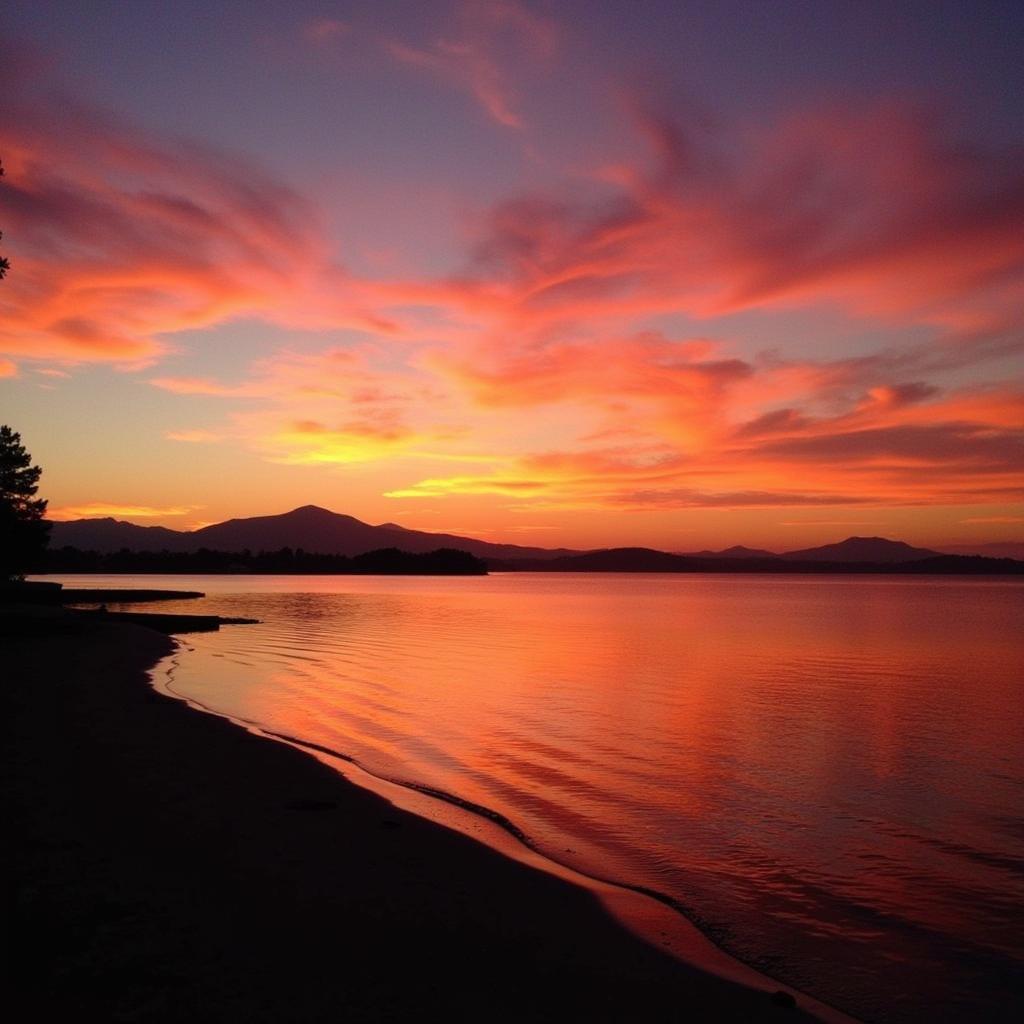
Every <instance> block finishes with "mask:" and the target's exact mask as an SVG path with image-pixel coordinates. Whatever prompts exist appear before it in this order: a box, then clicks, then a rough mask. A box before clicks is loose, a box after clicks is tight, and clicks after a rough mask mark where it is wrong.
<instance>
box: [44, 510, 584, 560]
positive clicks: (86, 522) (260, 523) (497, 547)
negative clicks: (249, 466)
mask: <svg viewBox="0 0 1024 1024" xmlns="http://www.w3.org/2000/svg"><path fill="white" fill-rule="evenodd" d="M65 546H69V547H73V548H78V549H79V550H81V551H99V552H104V553H105V552H110V551H120V550H122V549H123V548H127V549H128V550H129V551H198V550H199V549H200V548H208V549H210V550H212V551H246V550H248V551H254V552H255V551H279V550H280V549H281V548H302V549H303V550H304V551H308V552H313V553H316V554H325V555H347V556H348V557H350V558H351V557H353V556H355V555H361V554H365V553H366V552H367V551H378V550H380V549H381V548H401V549H402V550H403V551H409V552H412V553H414V554H418V553H422V552H426V551H436V550H437V549H438V548H458V549H459V550H460V551H468V552H469V553H470V554H471V555H476V556H477V557H478V558H501V559H506V558H557V557H558V556H560V555H571V554H577V553H578V552H574V551H570V550H569V549H567V548H531V547H520V546H519V545H517V544H491V543H490V542H489V541H485V540H475V539H473V538H472V537H457V536H454V535H453V534H448V533H426V532H425V531H423V530H407V529H405V527H402V526H398V525H397V524H395V523H384V524H383V525H381V526H371V525H370V524H369V523H364V522H362V521H361V520H359V519H356V518H355V517H353V516H346V515H341V514H340V513H338V512H329V511H328V510H327V509H325V508H319V507H318V506H316V505H303V506H302V508H296V509H292V511H291V512H285V513H284V514H283V515H278V516H253V517H252V518H250V519H229V520H228V521H227V522H224V523H214V524H213V525H212V526H204V527H203V528H202V529H201V530H169V529H167V528H166V527H164V526H136V525H135V524H134V523H125V522H122V521H120V520H118V519H76V520H73V521H71V522H67V523H54V524H53V528H52V530H51V531H50V547H51V548H61V547H65Z"/></svg>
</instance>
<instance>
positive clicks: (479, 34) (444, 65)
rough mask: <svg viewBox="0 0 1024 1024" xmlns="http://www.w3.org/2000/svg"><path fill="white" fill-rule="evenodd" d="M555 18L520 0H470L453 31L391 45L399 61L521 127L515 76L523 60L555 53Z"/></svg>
mask: <svg viewBox="0 0 1024 1024" xmlns="http://www.w3.org/2000/svg"><path fill="white" fill-rule="evenodd" d="M556 38H557V31H556V27H555V24H554V22H552V21H550V20H549V19H547V18H544V17H542V16H540V15H538V14H535V13H533V12H532V11H531V10H530V9H529V8H527V7H526V6H524V5H523V4H521V3H517V2H515V0H471V2H466V3H464V4H462V5H461V8H460V17H459V18H458V21H457V24H456V25H454V26H453V27H452V33H451V34H450V35H445V36H442V37H439V38H437V39H434V40H433V41H431V42H430V43H428V44H426V45H423V46H413V45H410V44H408V43H405V42H402V41H400V40H397V39H391V40H389V41H388V42H387V44H386V46H387V50H388V52H389V53H390V55H391V56H392V57H393V58H394V59H395V60H396V61H398V62H399V63H401V64H404V65H406V66H408V67H413V68H419V69H421V70H423V71H426V72H429V73H431V74H434V75H437V76H438V77H439V78H442V79H444V80H446V81H449V82H451V83H452V84H453V85H455V86H457V87H458V88H461V89H464V90H465V91H466V92H467V93H468V94H469V95H470V96H471V97H472V98H473V99H474V100H475V101H476V103H477V104H479V106H480V107H481V108H482V109H483V110H484V111H485V112H486V113H487V115H488V116H489V117H490V118H491V119H492V120H494V121H495V122H497V123H498V124H500V125H502V126H503V127H505V128H522V127H523V126H524V122H523V116H522V114H521V112H520V111H519V109H518V103H517V97H516V92H517V90H516V88H515V84H514V80H515V77H516V74H517V73H518V74H521V73H522V69H523V66H524V65H531V64H535V62H536V61H538V60H542V59H545V58H547V57H550V56H551V54H552V52H553V50H554V47H555V41H556Z"/></svg>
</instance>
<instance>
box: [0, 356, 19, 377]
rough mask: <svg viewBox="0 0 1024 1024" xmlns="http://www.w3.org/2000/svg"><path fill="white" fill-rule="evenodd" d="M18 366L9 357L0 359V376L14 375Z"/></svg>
mask: <svg viewBox="0 0 1024 1024" xmlns="http://www.w3.org/2000/svg"><path fill="white" fill-rule="evenodd" d="M17 375H18V367H17V365H16V364H14V363H12V362H11V361H10V359H0V377H16V376H17Z"/></svg>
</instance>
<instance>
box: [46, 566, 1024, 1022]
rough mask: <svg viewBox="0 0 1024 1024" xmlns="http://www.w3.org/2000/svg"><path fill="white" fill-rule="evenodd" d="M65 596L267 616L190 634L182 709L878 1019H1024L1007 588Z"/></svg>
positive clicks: (288, 583)
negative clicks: (440, 808) (331, 763)
mask: <svg viewBox="0 0 1024 1024" xmlns="http://www.w3.org/2000/svg"><path fill="white" fill-rule="evenodd" d="M57 578H61V579H64V580H66V581H68V582H69V583H71V582H74V583H76V584H79V585H93V586H101V585H111V586H149V587H162V586H168V587H178V588H188V589H197V590H204V591H206V592H207V594H208V597H207V598H206V599H205V600H203V601H195V602H188V603H182V604H181V605H178V604H177V603H175V604H171V605H167V606H162V607H166V608H167V610H171V609H177V608H179V607H180V608H181V610H186V609H187V610H192V611H195V612H211V613H213V612H216V613H221V614H225V615H236V616H255V617H257V618H259V619H261V620H263V621H262V624H261V625H258V626H245V627H230V628H225V629H224V630H222V631H221V632H220V633H216V634H199V635H194V636H189V637H185V638H184V642H185V644H186V647H187V648H188V652H187V653H186V654H184V655H183V656H182V657H180V658H179V659H178V665H177V668H176V670H175V674H174V678H173V687H174V689H175V691H176V692H177V693H179V694H181V695H184V696H187V697H189V698H191V699H193V700H195V701H197V702H199V703H201V704H202V705H204V706H206V707H208V708H211V709H214V710H216V711H218V712H220V713H223V714H226V715H230V716H233V717H236V718H239V719H243V720H246V721H249V722H253V723H256V724H258V725H260V726H262V727H264V728H265V729H267V730H269V731H272V732H277V733H283V734H286V735H289V736H293V737H296V738H298V739H300V740H303V741H305V742H310V743H315V744H318V745H320V746H323V747H327V748H329V749H331V750H334V751H338V752H339V753H342V754H344V755H347V756H350V757H352V758H354V759H355V760H356V762H357V763H358V764H360V765H362V766H363V767H365V768H366V769H367V770H369V771H370V772H372V773H373V774H376V775H379V776H381V777H384V778H387V779H391V780H397V781H401V782H405V783H409V784H413V785H416V786H420V787H429V788H432V789H436V790H440V791H443V792H445V793H448V794H452V795H453V796H455V797H457V798H459V799H460V800H463V801H468V802H470V803H472V804H476V805H481V806H483V807H486V808H490V809H492V810H494V811H497V812H499V813H500V814H501V815H503V816H505V817H506V818H507V819H508V820H509V821H511V822H512V823H513V824H514V825H515V826H516V827H517V828H518V829H520V830H521V831H522V832H523V833H524V834H525V836H526V837H528V839H529V841H530V842H531V843H532V844H534V845H535V846H536V847H537V848H539V849H540V850H541V851H542V852H544V853H545V854H547V855H549V856H550V857H551V858H553V859H554V860H557V861H559V862H560V863H563V864H567V865H569V866H571V867H573V868H576V869H578V870H580V871H582V872H584V873H588V874H592V875H595V876H598V877H601V878H606V879H612V880H616V881H620V882H623V883H627V884H632V885H638V886H643V887H646V888H649V889H653V890H656V891H657V892H659V893H661V894H664V895H665V896H666V897H668V898H669V899H671V900H672V901H674V903H675V904H676V905H677V906H679V907H681V908H683V909H684V910H685V912H686V913H687V915H688V916H690V917H691V918H692V919H693V920H694V921H696V922H697V923H698V925H699V926H700V927H701V929H702V930H704V931H705V932H706V933H707V934H708V935H710V936H711V937H712V938H713V939H714V940H715V941H716V942H717V943H718V944H719V945H721V946H722V947H724V948H725V949H727V950H729V951H730V952H732V953H733V954H735V955H736V956H737V957H739V958H741V959H742V960H745V961H747V962H748V963H750V964H752V965H753V966H755V967H757V968H759V969H761V970H763V971H764V972H766V973H768V974H770V975H772V976H773V977H775V978H777V979H779V980H780V981H782V982H785V983H787V984H790V985H793V986H795V987H797V988H800V989H802V990H804V991H807V992H809V993H811V994H813V995H816V996H817V997H819V998H821V999H823V1000H825V1001H827V1002H830V1003H832V1004H833V1005H836V1006H838V1007H840V1008H842V1009H845V1010H847V1011H848V1012H850V1013H853V1014H854V1015H857V1016H859V1017H861V1018H863V1019H865V1020H892V1021H911V1020H914V1021H919V1020H922V1019H923V1020H928V1021H958V1020H962V1019H964V1018H965V1017H967V1016H968V1015H972V1016H975V1017H976V1018H978V1019H982V1020H986V1021H1000V1020H1007V1021H1009V1020H1011V1019H1013V1020H1016V1019H1018V1015H1019V1014H1020V1013H1021V1012H1022V1008H1024V646H1022V644H1021V640H1020V635H1021V629H1020V625H1021V621H1022V615H1021V613H1022V611H1024V583H1022V582H1021V581H1019V580H1010V579H996V578H993V579H978V578H971V579H957V578H953V577H944V578H934V577H932V578H928V579H920V578H916V579H915V578H907V577H885V576H870V577H864V576H829V577H821V576H815V577H794V576H785V577H782V576H767V575H764V576H736V575H727V576H726V575H723V576H718V575H643V574H578V575H577V574H497V575H492V576H488V577H473V578H456V577H447V578H425V577H356V576H340V577H294V576H289V577H255V576H221V577H183V576H145V577H118V576H106V577H95V576H92V577H57ZM150 607H152V606H150ZM153 610H160V609H153Z"/></svg>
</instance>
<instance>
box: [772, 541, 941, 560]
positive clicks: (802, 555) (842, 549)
mask: <svg viewBox="0 0 1024 1024" xmlns="http://www.w3.org/2000/svg"><path fill="white" fill-rule="evenodd" d="M940 554H942V552H939V551H929V550H928V548H915V547H911V546H910V545H909V544H904V543H903V541H901V540H886V539H885V538H884V537H847V538H846V540H842V541H840V542H839V543H838V544H825V545H823V546H821V547H818V548H803V549H802V550H799V551H787V552H786V553H785V554H784V555H782V556H781V557H782V558H785V559H788V560H790V561H794V562H916V561H919V560H920V559H922V558H936V557H938V556H939V555H940Z"/></svg>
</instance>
